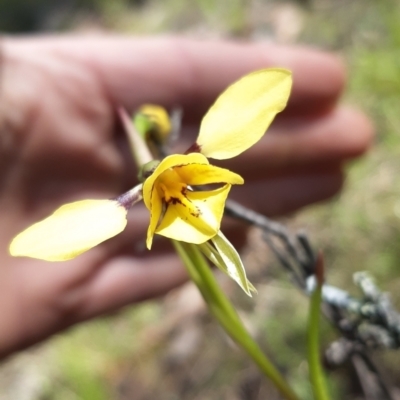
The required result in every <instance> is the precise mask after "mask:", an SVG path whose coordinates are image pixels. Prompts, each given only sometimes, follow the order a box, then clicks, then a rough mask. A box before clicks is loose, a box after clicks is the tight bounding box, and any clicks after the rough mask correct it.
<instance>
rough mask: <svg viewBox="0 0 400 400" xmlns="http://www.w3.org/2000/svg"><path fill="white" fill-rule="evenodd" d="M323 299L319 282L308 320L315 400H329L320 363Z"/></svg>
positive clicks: (310, 368) (312, 299)
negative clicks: (320, 325)
mask: <svg viewBox="0 0 400 400" xmlns="http://www.w3.org/2000/svg"><path fill="white" fill-rule="evenodd" d="M321 298H322V283H321V282H318V283H317V284H316V287H315V289H314V291H313V293H312V295H311V300H310V314H309V320H308V335H307V350H308V351H307V353H308V365H309V370H310V380H311V386H312V390H313V393H314V397H315V400H329V394H328V389H327V386H326V381H325V375H324V371H323V369H322V366H321V361H320V350H319V320H320V314H321V311H320V305H321Z"/></svg>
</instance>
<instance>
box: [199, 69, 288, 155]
mask: <svg viewBox="0 0 400 400" xmlns="http://www.w3.org/2000/svg"><path fill="white" fill-rule="evenodd" d="M291 86H292V77H291V72H290V71H288V70H285V69H279V68H270V69H264V70H260V71H256V72H253V73H251V74H249V75H246V76H244V77H243V78H242V79H240V80H238V81H237V82H235V83H234V84H233V85H231V86H229V87H228V88H227V89H226V90H225V91H224V92H223V93H222V94H221V95H220V96H219V97H218V99H217V101H216V102H215V103H214V105H213V106H212V107H211V108H210V110H209V111H208V113H207V114H206V115H205V117H204V118H203V120H202V122H201V126H200V133H199V136H198V138H197V140H196V143H197V145H198V146H199V147H200V151H201V153H202V154H204V155H205V156H207V157H212V158H217V159H220V160H222V159H226V158H231V157H235V156H236V155H238V154H240V153H242V152H243V151H245V150H247V149H248V148H249V147H251V146H252V145H253V144H254V143H256V142H258V140H260V139H261V137H262V136H263V135H264V133H265V131H266V130H267V128H268V126H269V125H270V124H271V122H272V120H273V119H274V117H275V115H276V114H277V113H278V112H280V111H282V110H283V109H284V108H285V106H286V103H287V100H288V98H289V94H290V89H291Z"/></svg>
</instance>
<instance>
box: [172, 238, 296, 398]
mask: <svg viewBox="0 0 400 400" xmlns="http://www.w3.org/2000/svg"><path fill="white" fill-rule="evenodd" d="M172 242H173V244H174V246H175V249H176V251H177V252H178V254H179V255H180V257H181V258H182V260H183V262H184V264H185V265H186V268H187V270H188V272H189V275H190V277H191V279H192V280H193V281H194V283H195V284H196V285H197V287H198V288H199V290H200V292H201V294H202V296H203V297H204V299H205V301H206V303H207V305H208V307H209V309H210V311H211V313H212V314H213V315H214V316H215V318H216V319H217V320H218V322H219V323H220V324H221V325H222V327H223V328H224V329H225V331H226V332H227V333H228V335H229V336H230V337H231V338H232V339H233V340H234V341H235V342H236V343H237V344H238V345H239V346H240V347H241V348H242V349H243V350H244V351H245V352H246V353H247V354H248V355H249V356H250V357H251V358H252V359H253V361H254V362H255V363H256V364H257V365H258V367H259V368H260V369H261V371H262V372H263V373H264V374H265V375H266V376H267V377H268V378H269V379H270V380H271V381H272V382H273V383H274V384H275V386H276V387H277V389H278V390H279V391H280V392H281V394H282V395H283V396H284V397H285V399H288V400H299V398H298V397H297V395H296V394H295V393H294V392H293V390H292V389H291V388H290V386H289V385H288V384H287V383H286V381H285V379H284V378H283V376H282V375H281V374H280V373H279V371H278V370H277V369H276V368H275V367H274V365H273V364H272V363H271V362H270V361H269V360H268V358H266V356H265V355H264V353H263V352H262V350H261V349H260V347H259V346H258V345H257V343H256V342H255V341H254V340H253V338H252V337H251V336H250V334H249V333H248V332H247V330H246V328H245V327H244V325H243V323H242V322H241V320H240V318H239V316H238V315H237V313H236V311H235V309H234V307H233V306H232V305H231V303H230V302H229V300H228V298H227V297H226V296H225V295H224V293H223V292H222V291H221V289H220V287H219V286H218V284H217V282H216V280H215V277H214V275H213V273H212V271H211V269H210V267H209V265H208V263H207V261H206V260H205V258H204V256H203V255H202V253H201V252H200V250H199V249H198V248H197V246H196V245H194V244H189V243H184V242H178V241H175V240H173V241H172Z"/></svg>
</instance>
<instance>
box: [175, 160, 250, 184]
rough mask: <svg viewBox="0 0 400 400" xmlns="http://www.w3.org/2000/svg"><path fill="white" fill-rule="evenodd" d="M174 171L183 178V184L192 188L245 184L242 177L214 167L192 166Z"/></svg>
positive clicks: (183, 166) (185, 166) (177, 168)
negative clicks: (218, 184) (213, 184)
mask: <svg viewBox="0 0 400 400" xmlns="http://www.w3.org/2000/svg"><path fill="white" fill-rule="evenodd" d="M174 170H175V172H177V173H178V175H179V176H180V177H181V178H182V182H185V183H186V184H188V185H190V186H195V185H207V184H210V183H230V184H231V185H242V184H243V183H244V181H243V178H242V177H241V176H240V175H238V174H235V173H234V172H231V171H229V169H225V168H219V167H215V166H214V165H207V164H190V165H182V166H179V167H175V168H174Z"/></svg>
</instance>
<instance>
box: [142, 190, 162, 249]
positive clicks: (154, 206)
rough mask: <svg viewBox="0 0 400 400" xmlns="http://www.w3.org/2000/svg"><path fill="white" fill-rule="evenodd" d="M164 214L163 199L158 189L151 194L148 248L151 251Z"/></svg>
mask: <svg viewBox="0 0 400 400" xmlns="http://www.w3.org/2000/svg"><path fill="white" fill-rule="evenodd" d="M161 213H162V199H161V196H160V195H159V193H158V191H157V189H155V190H153V192H152V194H151V210H150V224H149V227H148V229H147V240H146V246H147V248H148V249H149V250H150V249H151V245H152V243H153V236H154V233H155V231H156V228H157V225H158V222H159V220H160V216H161Z"/></svg>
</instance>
